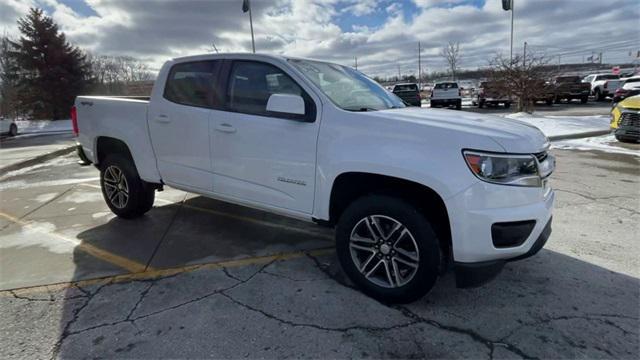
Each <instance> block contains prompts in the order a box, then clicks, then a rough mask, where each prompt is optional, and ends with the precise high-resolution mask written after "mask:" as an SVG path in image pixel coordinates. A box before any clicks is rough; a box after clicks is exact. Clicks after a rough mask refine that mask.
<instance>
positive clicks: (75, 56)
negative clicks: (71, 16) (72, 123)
mask: <svg viewBox="0 0 640 360" xmlns="http://www.w3.org/2000/svg"><path fill="white" fill-rule="evenodd" d="M18 29H19V30H20V33H21V36H20V39H19V40H18V41H16V42H12V43H11V45H12V47H13V51H12V52H11V54H12V56H13V57H14V59H15V62H16V64H17V66H18V68H19V76H18V82H17V98H18V103H19V107H20V109H21V110H23V111H25V112H26V111H32V112H33V115H34V117H35V118H48V119H54V120H56V119H60V118H66V117H67V116H68V114H69V109H70V108H71V106H72V105H73V100H74V98H75V97H76V96H77V95H78V94H79V93H80V91H82V89H83V87H84V85H85V83H86V78H87V77H88V70H89V69H88V65H87V62H86V59H85V55H84V54H83V53H82V51H80V49H78V48H77V47H75V46H72V45H70V44H69V43H68V42H67V40H66V37H65V35H64V33H61V32H59V30H58V25H56V24H55V23H54V22H53V20H52V19H51V18H50V17H48V16H46V15H44V14H43V11H42V9H37V8H31V9H30V10H29V13H28V14H27V15H26V16H25V17H23V18H21V19H19V20H18Z"/></svg>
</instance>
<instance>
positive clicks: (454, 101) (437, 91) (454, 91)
mask: <svg viewBox="0 0 640 360" xmlns="http://www.w3.org/2000/svg"><path fill="white" fill-rule="evenodd" d="M441 106H445V107H448V106H455V107H456V109H457V110H460V109H461V108H462V96H461V95H460V88H459V87H458V83H457V82H440V83H437V84H435V85H434V87H433V90H431V107H432V108H436V107H441Z"/></svg>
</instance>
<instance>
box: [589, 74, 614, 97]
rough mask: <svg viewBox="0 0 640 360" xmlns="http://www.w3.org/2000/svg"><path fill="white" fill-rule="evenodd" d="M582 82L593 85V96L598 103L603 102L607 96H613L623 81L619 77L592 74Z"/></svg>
mask: <svg viewBox="0 0 640 360" xmlns="http://www.w3.org/2000/svg"><path fill="white" fill-rule="evenodd" d="M582 82H585V83H589V84H591V95H593V96H594V97H595V99H596V101H603V100H604V99H605V98H606V97H607V96H613V94H614V93H615V92H616V90H618V87H620V82H621V81H620V76H619V75H613V74H591V75H587V76H586V77H585V78H584V79H582Z"/></svg>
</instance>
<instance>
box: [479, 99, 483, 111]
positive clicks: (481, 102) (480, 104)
mask: <svg viewBox="0 0 640 360" xmlns="http://www.w3.org/2000/svg"><path fill="white" fill-rule="evenodd" d="M478 107H479V108H480V109H482V108H483V107H484V99H480V100H479V101H478Z"/></svg>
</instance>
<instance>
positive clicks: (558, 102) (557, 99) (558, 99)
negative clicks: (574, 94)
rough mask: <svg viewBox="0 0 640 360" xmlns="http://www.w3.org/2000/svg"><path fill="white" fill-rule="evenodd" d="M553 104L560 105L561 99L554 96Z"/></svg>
mask: <svg viewBox="0 0 640 360" xmlns="http://www.w3.org/2000/svg"><path fill="white" fill-rule="evenodd" d="M553 102H554V103H556V104H560V103H561V102H562V99H561V98H559V97H557V96H556V97H555V98H554V99H553Z"/></svg>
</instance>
